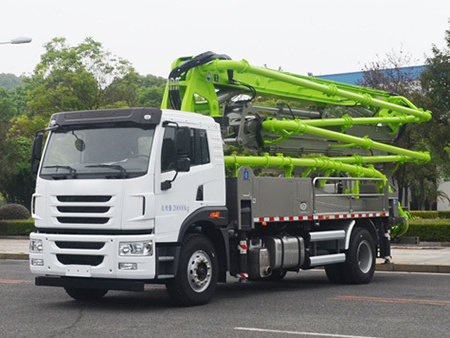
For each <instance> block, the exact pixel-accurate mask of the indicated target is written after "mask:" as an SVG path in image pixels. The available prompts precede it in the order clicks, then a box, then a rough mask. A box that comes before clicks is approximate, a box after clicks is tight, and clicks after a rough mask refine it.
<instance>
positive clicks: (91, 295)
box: [64, 288, 108, 302]
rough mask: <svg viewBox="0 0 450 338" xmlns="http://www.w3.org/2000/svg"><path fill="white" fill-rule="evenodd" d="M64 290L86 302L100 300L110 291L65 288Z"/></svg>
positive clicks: (76, 298)
mask: <svg viewBox="0 0 450 338" xmlns="http://www.w3.org/2000/svg"><path fill="white" fill-rule="evenodd" d="M64 290H66V292H67V294H68V295H69V296H70V297H72V298H73V299H75V300H79V301H84V302H87V301H95V300H98V299H100V298H102V297H103V296H104V295H106V293H107V292H108V290H104V289H82V288H64Z"/></svg>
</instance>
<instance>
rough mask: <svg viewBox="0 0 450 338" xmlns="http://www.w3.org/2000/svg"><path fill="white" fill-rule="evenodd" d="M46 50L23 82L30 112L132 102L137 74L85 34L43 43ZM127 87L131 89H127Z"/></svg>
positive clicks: (134, 95)
mask: <svg viewBox="0 0 450 338" xmlns="http://www.w3.org/2000/svg"><path fill="white" fill-rule="evenodd" d="M45 49H46V52H45V53H44V54H43V55H42V57H41V62H40V63H39V64H38V65H37V66H36V68H35V70H34V73H33V76H32V77H31V78H30V79H27V81H26V83H27V85H28V86H29V88H30V102H29V107H30V112H31V114H33V115H39V114H45V115H47V116H49V115H50V114H51V113H55V112H59V111H72V110H92V109H99V108H102V107H103V106H107V105H113V104H114V103H115V102H118V101H125V102H127V104H128V105H133V104H134V103H135V98H136V94H135V91H136V85H135V82H136V81H137V79H138V75H137V74H136V72H135V70H134V69H133V67H132V66H131V64H130V63H129V62H128V61H126V60H123V59H121V58H118V57H116V56H114V55H112V54H111V53H110V52H109V51H107V50H105V49H104V48H103V46H102V45H101V43H99V42H96V41H94V40H93V39H92V38H86V39H85V40H84V41H83V42H82V43H80V44H79V45H77V46H74V47H71V46H69V45H68V44H67V43H66V39H64V38H55V39H53V40H52V41H51V42H49V43H47V44H46V45H45ZM130 87H131V90H130Z"/></svg>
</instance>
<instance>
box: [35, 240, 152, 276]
mask: <svg viewBox="0 0 450 338" xmlns="http://www.w3.org/2000/svg"><path fill="white" fill-rule="evenodd" d="M30 239H37V240H41V241H42V252H41V253H34V252H30V270H31V272H32V273H34V274H37V275H46V276H61V277H74V278H78V277H83V278H102V279H136V280H138V279H141V280H149V279H154V278H155V274H156V272H155V253H154V252H153V254H152V255H149V256H119V243H120V242H133V241H147V240H148V241H150V240H151V241H153V243H155V239H154V235H126V236H116V235H61V234H41V233H31V234H30ZM37 262H39V264H37ZM127 263H129V264H133V265H135V267H136V268H135V269H133V270H123V269H120V268H119V265H121V266H123V265H124V264H127Z"/></svg>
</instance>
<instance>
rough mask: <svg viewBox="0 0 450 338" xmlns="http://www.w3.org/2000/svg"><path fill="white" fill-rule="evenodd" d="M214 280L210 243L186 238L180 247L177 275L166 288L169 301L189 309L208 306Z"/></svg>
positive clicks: (215, 266)
mask: <svg viewBox="0 0 450 338" xmlns="http://www.w3.org/2000/svg"><path fill="white" fill-rule="evenodd" d="M217 279H218V261H217V255H216V252H215V250H214V247H213V245H212V243H211V241H210V240H209V239H208V238H206V237H205V236H203V235H200V234H193V235H188V236H187V237H186V238H185V239H184V240H183V243H182V244H181V252H180V260H179V265H178V270H177V274H176V276H175V278H174V279H172V280H170V281H168V282H167V284H166V288H167V291H168V292H169V295H170V297H171V298H172V300H173V301H175V302H176V303H177V304H178V305H181V306H192V305H200V304H205V303H207V302H209V300H210V299H211V298H212V297H213V295H214V291H215V290H216V286H217Z"/></svg>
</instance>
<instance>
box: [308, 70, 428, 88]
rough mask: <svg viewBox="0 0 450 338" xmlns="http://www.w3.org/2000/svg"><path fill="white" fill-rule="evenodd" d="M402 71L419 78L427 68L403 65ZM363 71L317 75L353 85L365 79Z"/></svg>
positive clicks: (320, 77) (416, 78)
mask: <svg viewBox="0 0 450 338" xmlns="http://www.w3.org/2000/svg"><path fill="white" fill-rule="evenodd" d="M394 69H395V68H390V69H386V70H385V71H392V70H394ZM399 69H400V71H401V72H405V73H407V74H408V75H409V76H410V77H412V78H413V79H415V80H418V79H419V76H420V74H421V73H422V72H423V70H424V69H425V66H411V67H401V68H399ZM363 74H364V72H363V71H360V72H351V73H340V74H329V75H318V76H315V77H317V78H319V79H324V80H331V81H336V82H341V83H347V84H351V85H357V82H358V81H363V80H364V79H363Z"/></svg>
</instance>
